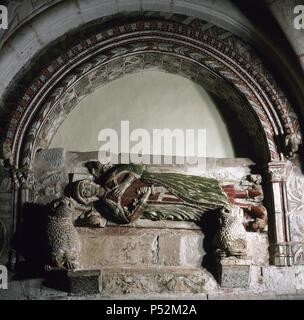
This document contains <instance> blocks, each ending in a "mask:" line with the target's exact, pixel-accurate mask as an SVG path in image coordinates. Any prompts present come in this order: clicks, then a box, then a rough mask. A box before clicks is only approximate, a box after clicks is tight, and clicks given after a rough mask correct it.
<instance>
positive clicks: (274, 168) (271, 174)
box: [267, 162, 294, 266]
mask: <svg viewBox="0 0 304 320" xmlns="http://www.w3.org/2000/svg"><path fill="white" fill-rule="evenodd" d="M288 167H289V162H270V163H269V164H268V166H267V173H268V181H267V184H268V191H269V193H270V194H269V196H268V198H269V199H268V200H269V202H270V206H271V208H270V209H271V211H270V215H269V218H270V224H271V225H272V228H271V229H270V232H271V234H270V241H271V245H270V255H271V260H272V261H271V262H272V263H273V264H275V265H276V266H291V265H293V258H294V257H293V252H292V247H291V243H290V231H289V225H288V219H287V213H288V209H287V192H286V180H287V169H288ZM271 213H272V214H271Z"/></svg>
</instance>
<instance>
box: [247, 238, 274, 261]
mask: <svg viewBox="0 0 304 320" xmlns="http://www.w3.org/2000/svg"><path fill="white" fill-rule="evenodd" d="M247 241H248V246H247V249H248V256H250V258H251V261H252V264H253V265H258V266H261V265H264V266H265V265H269V249H268V247H269V242H268V235H267V234H266V233H257V232H247Z"/></svg>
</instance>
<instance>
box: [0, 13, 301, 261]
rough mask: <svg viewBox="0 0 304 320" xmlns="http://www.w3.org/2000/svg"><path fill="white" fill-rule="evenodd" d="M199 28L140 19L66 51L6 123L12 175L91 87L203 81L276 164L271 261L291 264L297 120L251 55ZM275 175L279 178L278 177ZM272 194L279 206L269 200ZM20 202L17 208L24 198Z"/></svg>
mask: <svg viewBox="0 0 304 320" xmlns="http://www.w3.org/2000/svg"><path fill="white" fill-rule="evenodd" d="M200 23H201V25H200V28H198V27H197V26H187V25H185V24H183V23H182V22H175V21H166V20H160V19H157V20H154V19H140V20H135V21H132V22H126V23H123V24H117V25H116V26H114V27H109V28H107V29H103V30H102V31H101V32H99V33H96V34H95V35H93V36H90V37H89V38H87V39H84V40H83V41H81V42H79V44H78V45H76V46H73V47H72V48H67V51H66V52H65V53H63V54H61V55H60V56H58V57H57V58H56V59H55V60H54V61H52V63H50V64H49V65H48V66H45V68H44V69H43V70H42V72H41V73H40V75H39V76H38V77H37V78H36V79H35V80H34V81H33V82H32V83H30V84H29V85H28V87H27V89H26V90H25V92H24V93H23V96H22V97H21V99H20V100H19V103H18V105H17V106H16V107H15V110H14V112H13V114H12V116H11V117H10V120H9V126H8V130H7V131H6V132H5V141H4V144H5V145H6V146H8V147H9V148H11V150H12V155H13V163H14V166H15V167H16V168H21V169H22V168H24V167H26V168H30V167H31V164H32V162H33V160H34V157H35V153H36V151H37V149H39V148H46V147H47V146H48V144H49V142H50V141H51V139H52V136H53V134H54V133H55V132H56V130H57V128H58V127H59V125H60V124H61V122H62V121H63V120H64V118H65V117H66V116H67V115H68V113H69V112H70V111H71V110H72V108H73V107H74V106H75V105H76V104H77V103H78V102H79V101H80V99H82V98H83V97H85V96H86V95H88V94H90V93H91V92H92V90H93V89H95V88H96V87H98V86H100V85H103V84H105V83H107V82H109V81H112V80H114V79H117V78H118V77H121V76H123V75H124V74H126V73H130V72H135V71H137V70H142V69H145V68H151V67H154V68H155V67H157V68H158V69H160V70H162V71H166V72H172V73H175V74H180V75H183V76H187V77H189V78H191V79H193V80H194V81H196V82H197V83H199V84H201V85H203V86H205V87H206V86H207V85H208V83H207V81H206V75H208V77H211V79H212V81H211V85H210V83H209V85H210V87H209V88H207V90H209V91H212V90H213V91H214V93H215V94H218V92H217V91H216V86H214V87H212V86H213V85H214V84H219V83H220V84H221V87H222V88H226V89H227V92H228V91H229V92H230V94H231V97H232V96H233V99H227V101H229V100H230V101H235V100H234V99H237V100H238V101H239V103H238V104H236V105H231V109H232V110H234V112H235V113H236V114H239V121H243V122H244V127H245V128H246V129H247V131H249V132H250V133H251V136H252V137H253V138H254V141H255V144H256V148H257V150H258V151H260V152H261V155H262V156H261V159H260V162H261V163H262V164H264V165H265V166H266V165H267V164H268V162H271V163H274V165H273V164H271V165H270V168H269V170H270V172H272V173H273V174H272V176H271V186H272V189H271V190H270V193H271V195H270V197H272V202H273V208H274V209H273V210H274V211H275V212H276V218H275V219H276V221H275V222H274V224H275V226H274V229H275V230H276V231H275V232H276V234H275V241H276V243H275V246H276V248H275V250H278V251H275V252H278V257H279V258H278V259H277V260H276V257H275V258H274V262H275V263H277V264H279V265H286V264H291V263H292V262H291V260H290V259H289V258H290V255H291V253H290V252H289V249H288V243H289V231H288V226H287V225H286V224H285V223H284V221H285V220H284V219H285V218H284V217H285V213H286V211H285V209H284V207H281V208H279V207H280V205H281V204H282V203H284V201H285V199H284V192H285V189H284V184H283V183H282V182H283V180H284V179H283V178H282V177H283V176H284V172H283V171H284V164H282V163H281V162H280V161H284V160H286V158H288V157H289V156H290V154H289V152H288V151H289V150H288V148H287V147H286V145H284V143H283V142H284V141H283V140H284V139H283V138H284V137H286V136H290V135H294V134H299V123H298V120H297V117H296V115H295V113H294V112H293V110H292V108H291V106H290V105H289V103H288V101H287V99H286V97H285V96H284V94H283V93H282V91H281V90H280V88H279V87H278V86H277V85H276V83H275V81H274V80H273V78H272V77H271V76H270V74H269V73H268V72H267V69H266V68H264V66H261V62H260V60H258V58H257V59H255V55H254V54H253V53H251V54H250V56H249V57H248V56H247V55H245V54H243V53H242V52H241V50H240V49H239V47H238V44H240V43H241V42H240V40H239V39H238V38H237V37H235V36H233V35H232V34H231V33H228V35H227V34H226V33H227V32H226V31H225V30H223V29H220V28H217V27H216V26H211V27H208V28H207V27H206V25H207V23H205V24H204V22H200ZM202 26H205V28H203V27H202ZM223 34H225V37H224V36H223ZM227 38H228V39H229V40H228V41H227ZM223 39H226V41H224V40H223ZM117 66H119V67H118V68H117ZM85 83H87V84H88V85H87V86H86V85H85ZM94 84H95V85H94ZM241 107H243V110H241ZM240 112H241V113H240ZM56 121H57V123H56ZM252 123H255V125H254V126H252ZM252 128H253V129H252ZM50 129H52V130H53V132H51V133H50V131H49V130H50ZM47 134H49V136H48V135H47ZM278 171H280V172H281V171H282V172H283V173H282V175H281V176H280V177H278V174H277V173H278ZM26 188H27V187H26ZM277 188H280V190H279V191H280V192H279V194H280V198H279V199H276V198H274V195H273V193H274V191H275V190H276V189H277ZM276 191H278V190H276ZM23 195H24V197H25V198H24V199H22V200H21V201H24V200H26V197H27V196H28V195H27V194H26V193H23ZM15 214H16V213H15ZM286 244H287V245H286ZM277 248H279V249H277ZM275 255H276V253H275V254H274V256H275ZM281 258H282V259H281Z"/></svg>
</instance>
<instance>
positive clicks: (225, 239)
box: [215, 205, 247, 257]
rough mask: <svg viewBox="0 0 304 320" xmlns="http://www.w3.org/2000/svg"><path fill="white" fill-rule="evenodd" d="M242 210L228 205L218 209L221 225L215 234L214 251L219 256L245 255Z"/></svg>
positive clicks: (245, 239) (245, 246)
mask: <svg viewBox="0 0 304 320" xmlns="http://www.w3.org/2000/svg"><path fill="white" fill-rule="evenodd" d="M243 218H244V214H243V210H242V209H241V208H240V207H238V206H236V205H228V206H226V207H225V208H223V209H221V210H220V219H221V226H220V228H219V230H218V232H217V234H216V236H215V247H216V252H217V253H218V254H219V255H220V256H236V257H240V256H245V255H246V253H247V237H246V230H245V228H244V226H243Z"/></svg>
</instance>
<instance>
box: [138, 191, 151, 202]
mask: <svg viewBox="0 0 304 320" xmlns="http://www.w3.org/2000/svg"><path fill="white" fill-rule="evenodd" d="M150 194H151V188H149V187H148V188H147V189H145V192H144V193H143V194H142V196H141V197H140V200H139V205H143V204H144V203H146V202H147V200H148V199H149V197H150Z"/></svg>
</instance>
